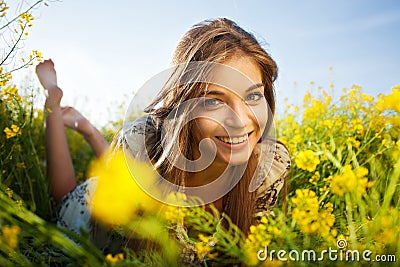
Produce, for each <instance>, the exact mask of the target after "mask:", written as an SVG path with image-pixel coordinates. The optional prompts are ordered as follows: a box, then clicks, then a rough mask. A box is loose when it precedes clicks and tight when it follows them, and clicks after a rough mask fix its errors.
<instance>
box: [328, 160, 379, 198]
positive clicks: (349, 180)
mask: <svg viewBox="0 0 400 267" xmlns="http://www.w3.org/2000/svg"><path fill="white" fill-rule="evenodd" d="M367 175H368V169H366V168H364V167H358V168H356V169H354V170H353V169H352V167H351V166H350V165H346V166H344V167H343V173H342V174H337V175H334V176H333V177H332V182H331V190H332V193H333V194H336V195H338V196H343V195H344V194H345V193H355V194H357V195H362V194H363V193H365V192H366V189H367V188H369V187H371V186H372V183H371V182H368V178H367V177H366V176H367Z"/></svg>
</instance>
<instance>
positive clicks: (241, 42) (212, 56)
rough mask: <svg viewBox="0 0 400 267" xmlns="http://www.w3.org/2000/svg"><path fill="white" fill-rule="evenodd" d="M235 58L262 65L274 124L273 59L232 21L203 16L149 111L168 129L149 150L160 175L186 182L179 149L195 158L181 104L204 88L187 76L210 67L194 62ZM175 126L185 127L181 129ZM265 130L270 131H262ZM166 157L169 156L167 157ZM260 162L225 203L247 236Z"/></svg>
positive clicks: (250, 164)
mask: <svg viewBox="0 0 400 267" xmlns="http://www.w3.org/2000/svg"><path fill="white" fill-rule="evenodd" d="M233 56H246V57H250V58H252V59H253V60H254V61H255V62H256V63H257V64H258V66H259V68H260V70H261V72H262V83H263V85H264V88H265V89H264V96H265V99H266V100H267V102H268V105H269V108H270V110H266V111H265V112H267V113H269V114H268V115H269V116H268V118H269V123H267V127H269V125H270V124H271V122H272V117H273V114H274V112H275V96H274V89H273V83H274V81H275V80H276V78H277V65H276V63H275V61H274V60H273V59H272V58H271V57H270V55H269V54H268V53H267V52H266V51H265V50H264V49H263V48H262V46H261V45H260V43H259V42H258V41H257V40H256V38H255V37H254V36H253V35H252V34H250V33H249V32H247V31H245V30H243V29H242V28H241V27H239V26H238V25H237V24H236V23H235V22H233V21H231V20H229V19H226V18H218V19H215V20H205V21H202V22H200V23H198V24H196V25H194V26H193V27H192V28H191V29H190V30H189V31H187V32H186V33H185V34H184V36H183V37H182V38H181V40H180V41H179V43H178V45H177V47H176V49H175V52H174V54H173V57H172V62H171V64H172V65H173V66H177V67H176V68H175V69H174V71H173V73H172V74H171V76H170V78H169V79H168V82H167V83H166V84H165V86H164V87H163V88H162V90H160V93H159V94H158V95H157V96H156V98H155V99H154V101H153V102H152V103H151V104H150V105H149V106H148V107H147V108H146V109H145V111H146V112H148V113H149V115H150V116H151V117H152V118H153V119H154V121H155V122H156V125H157V128H158V129H163V133H164V134H160V135H159V140H158V142H157V145H156V146H153V147H152V148H150V151H148V152H149V155H150V158H151V159H152V160H153V161H154V162H155V164H156V167H157V169H158V171H159V172H160V173H161V175H162V176H163V177H164V178H166V179H167V180H169V181H171V182H173V183H175V184H178V185H184V182H185V181H186V180H187V179H188V177H189V173H188V172H184V171H182V170H180V169H178V168H176V167H174V164H175V163H176V162H177V161H179V154H180V152H181V153H182V154H183V155H184V156H185V157H186V158H188V159H191V160H193V151H194V147H195V146H197V145H198V144H196V142H195V140H194V138H193V136H192V134H191V129H192V127H193V121H190V122H188V123H186V121H185V117H187V115H188V114H189V113H190V111H191V108H193V107H190V105H189V106H187V105H181V104H183V103H184V102H185V101H187V100H189V99H193V98H196V97H199V96H200V95H201V92H202V90H204V86H206V85H205V84H204V83H194V82H188V76H190V77H191V78H193V77H194V78H195V79H196V78H199V77H200V76H201V75H204V74H205V73H207V71H209V70H207V69H206V67H204V69H202V68H196V70H193V68H191V67H190V66H191V65H190V63H193V62H216V63H222V64H223V63H224V62H225V61H227V60H229V59H230V58H232V57H233ZM189 80H190V78H189ZM171 114H172V115H171ZM176 129H181V131H180V132H177V131H176ZM266 132H268V129H266V130H265V131H264V133H266ZM174 144H178V147H179V149H178V150H176V149H175V150H174V149H172V147H173V145H174ZM160 147H163V148H164V149H160ZM167 157H168V158H169V159H170V160H167V159H166V158H167ZM171 159H172V160H171ZM257 163H258V159H257V157H256V156H255V155H254V153H253V154H252V155H251V156H250V159H249V162H248V164H246V170H245V171H244V174H243V176H242V178H241V179H240V181H239V183H237V184H236V186H235V187H234V188H233V189H232V190H231V191H230V192H229V193H228V194H227V195H225V196H224V197H223V201H222V202H223V206H224V212H225V213H226V214H227V215H228V216H229V217H230V219H231V220H232V222H233V223H235V224H236V225H237V226H238V227H239V228H240V229H241V230H242V231H243V232H244V233H245V234H247V233H248V230H249V228H250V225H251V224H252V223H254V222H253V215H254V212H255V201H256V195H255V194H256V193H255V192H256V191H254V192H249V184H250V180H251V179H252V177H253V174H254V172H255V168H256V166H257Z"/></svg>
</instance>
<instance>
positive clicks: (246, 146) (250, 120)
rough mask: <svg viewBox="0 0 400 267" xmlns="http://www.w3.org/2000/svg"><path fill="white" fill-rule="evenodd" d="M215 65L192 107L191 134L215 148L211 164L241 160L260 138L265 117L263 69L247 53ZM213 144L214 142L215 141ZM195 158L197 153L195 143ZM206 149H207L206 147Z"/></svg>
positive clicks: (247, 156) (265, 122)
mask: <svg viewBox="0 0 400 267" xmlns="http://www.w3.org/2000/svg"><path fill="white" fill-rule="evenodd" d="M223 65H225V66H228V68H227V67H221V68H216V69H215V70H214V71H213V73H212V75H213V78H212V83H209V84H208V86H207V90H206V91H204V92H203V94H202V96H201V97H200V101H199V102H200V103H199V104H198V106H197V107H196V109H195V111H194V112H195V117H196V119H195V120H194V123H193V128H192V134H193V136H194V138H195V141H196V143H197V144H199V143H200V141H201V140H204V139H206V140H208V141H212V142H206V143H207V144H208V145H207V149H214V150H216V158H215V160H214V162H213V164H218V165H220V164H222V165H224V166H226V165H227V164H230V165H238V164H243V163H245V162H247V161H248V159H249V157H250V155H251V152H252V151H253V149H254V147H255V146H256V144H257V142H258V141H259V140H260V138H261V136H262V134H263V131H264V129H265V127H266V124H267V120H268V104H267V101H266V99H265V97H264V86H263V83H262V73H261V70H260V68H259V66H258V64H257V63H256V62H255V61H254V60H253V59H252V58H250V57H247V56H242V55H237V56H234V57H232V58H230V59H229V60H227V61H225V62H224V63H223ZM214 144H215V145H214ZM195 149H196V150H195V155H194V156H195V158H198V157H200V151H199V150H198V145H195ZM205 153H207V150H206V151H205Z"/></svg>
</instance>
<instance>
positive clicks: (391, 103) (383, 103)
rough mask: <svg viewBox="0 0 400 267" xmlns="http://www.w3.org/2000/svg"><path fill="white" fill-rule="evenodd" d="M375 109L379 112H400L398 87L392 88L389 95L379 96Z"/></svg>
mask: <svg viewBox="0 0 400 267" xmlns="http://www.w3.org/2000/svg"><path fill="white" fill-rule="evenodd" d="M376 108H377V110H379V111H384V110H394V111H397V112H400V85H398V86H395V87H393V88H392V93H391V94H389V95H383V94H381V95H379V97H378V101H377V103H376Z"/></svg>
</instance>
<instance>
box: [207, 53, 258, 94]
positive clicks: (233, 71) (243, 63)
mask: <svg viewBox="0 0 400 267" xmlns="http://www.w3.org/2000/svg"><path fill="white" fill-rule="evenodd" d="M209 81H210V83H209V86H208V90H211V89H216V88H218V90H223V89H225V90H230V91H233V92H236V93H239V94H240V93H242V92H243V91H245V90H247V89H249V88H251V87H254V85H256V84H262V72H261V69H260V67H259V65H258V64H257V62H255V60H253V59H252V58H250V57H248V56H234V57H232V58H230V59H229V60H227V61H225V62H224V63H223V64H218V65H216V66H215V67H214V68H213V70H212V72H211V75H210V80H209Z"/></svg>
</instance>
